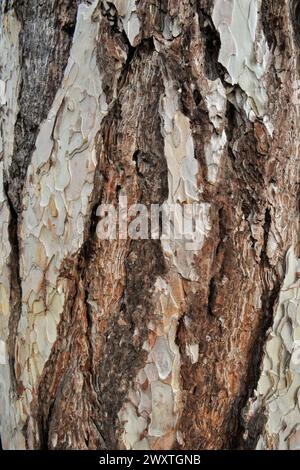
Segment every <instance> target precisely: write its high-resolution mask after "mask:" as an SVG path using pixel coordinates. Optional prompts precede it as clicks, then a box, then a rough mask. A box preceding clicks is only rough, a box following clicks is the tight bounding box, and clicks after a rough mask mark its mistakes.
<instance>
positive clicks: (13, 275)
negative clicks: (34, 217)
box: [4, 181, 23, 396]
mask: <svg viewBox="0 0 300 470" xmlns="http://www.w3.org/2000/svg"><path fill="white" fill-rule="evenodd" d="M4 192H5V195H6V198H7V202H8V206H9V209H10V219H9V225H8V234H9V243H10V248H11V253H10V258H9V267H10V309H11V314H10V317H9V326H8V328H9V334H8V354H9V366H10V375H11V381H12V387H13V393H15V394H16V396H18V395H19V394H20V393H22V391H23V390H22V388H21V387H20V385H19V382H18V380H17V377H16V370H15V352H16V351H15V345H16V338H17V331H18V324H19V320H20V316H21V308H22V284H21V278H20V250H19V237H18V214H17V213H16V211H15V209H14V206H13V204H12V202H11V200H10V197H9V193H8V182H7V181H5V182H4Z"/></svg>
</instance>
